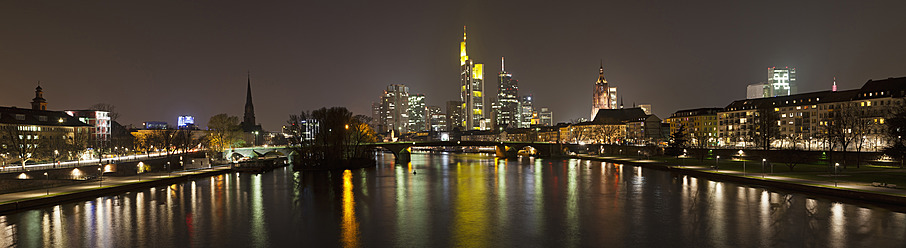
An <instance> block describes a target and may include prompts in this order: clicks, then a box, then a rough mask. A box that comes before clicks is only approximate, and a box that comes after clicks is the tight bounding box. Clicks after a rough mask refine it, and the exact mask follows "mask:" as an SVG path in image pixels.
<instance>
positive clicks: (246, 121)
mask: <svg viewBox="0 0 906 248" xmlns="http://www.w3.org/2000/svg"><path fill="white" fill-rule="evenodd" d="M246 79H247V80H248V84H247V85H246V86H247V88H246V91H245V114H243V115H242V123H239V127H241V128H242V131H243V132H254V131H261V125H258V124H257V123H255V106H254V105H253V104H252V78H251V76H250V75H247V78H246Z"/></svg>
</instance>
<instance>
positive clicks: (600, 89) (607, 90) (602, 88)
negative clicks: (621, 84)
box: [590, 62, 619, 120]
mask: <svg viewBox="0 0 906 248" xmlns="http://www.w3.org/2000/svg"><path fill="white" fill-rule="evenodd" d="M617 108H619V106H617V87H616V86H610V84H609V83H607V79H604V62H601V68H600V69H598V80H597V81H595V89H594V95H593V97H592V105H591V118H590V119H592V120H593V119H595V115H597V114H598V110H599V109H617Z"/></svg>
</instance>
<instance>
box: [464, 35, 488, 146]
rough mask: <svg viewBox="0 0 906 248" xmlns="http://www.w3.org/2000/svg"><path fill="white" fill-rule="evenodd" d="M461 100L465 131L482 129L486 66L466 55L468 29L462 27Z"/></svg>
mask: <svg viewBox="0 0 906 248" xmlns="http://www.w3.org/2000/svg"><path fill="white" fill-rule="evenodd" d="M459 65H460V68H461V71H460V73H459V82H460V99H462V111H463V113H462V117H463V121H462V124H461V126H462V127H463V128H462V129H463V130H478V129H481V123H482V122H483V121H485V120H484V64H475V63H473V61H472V60H471V59H469V55H467V54H466V27H465V26H463V27H462V43H460V47H459Z"/></svg>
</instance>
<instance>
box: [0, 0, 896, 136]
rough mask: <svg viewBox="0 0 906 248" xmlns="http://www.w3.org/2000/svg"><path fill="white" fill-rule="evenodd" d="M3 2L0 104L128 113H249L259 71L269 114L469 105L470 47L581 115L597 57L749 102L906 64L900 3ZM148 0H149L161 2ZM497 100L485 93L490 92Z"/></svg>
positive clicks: (891, 71)
mask: <svg viewBox="0 0 906 248" xmlns="http://www.w3.org/2000/svg"><path fill="white" fill-rule="evenodd" d="M138 2H139V1H109V2H107V1H4V2H3V3H0V34H2V36H0V76H2V77H0V82H2V87H0V106H17V107H29V106H30V105H29V102H30V101H31V98H33V97H34V87H35V86H36V82H37V81H41V86H42V87H43V88H44V90H45V98H46V99H47V101H48V109H52V110H65V109H83V108H87V107H88V106H90V105H92V104H94V103H99V102H105V103H110V104H114V105H116V106H117V109H118V111H119V112H120V115H121V117H120V120H119V122H120V123H123V124H136V125H138V124H141V122H143V121H153V120H157V121H167V122H169V123H171V124H175V123H176V117H177V116H178V115H182V114H189V115H195V116H196V118H197V119H198V120H199V122H200V124H201V125H204V124H205V122H207V120H208V118H210V116H212V115H214V114H218V113H227V114H231V115H236V116H240V118H241V116H242V111H243V106H244V104H245V84H246V71H251V80H252V88H253V89H252V91H253V94H254V98H255V102H254V104H255V108H256V114H257V118H258V122H260V123H261V124H262V125H263V127H264V128H265V129H267V130H271V131H276V130H279V127H280V126H281V125H282V124H283V123H284V122H285V120H286V119H287V116H288V115H289V114H292V113H298V112H299V111H300V110H312V109H317V108H320V107H324V106H345V107H347V108H349V109H350V110H352V111H353V112H355V113H357V114H365V115H370V106H371V102H373V101H377V100H378V97H379V95H380V93H381V91H382V90H383V89H384V88H385V87H386V86H387V85H388V84H392V83H402V84H406V85H408V86H409V87H410V92H414V93H424V94H425V95H427V101H428V104H429V105H439V106H444V103H445V102H446V101H448V100H454V99H457V100H458V99H459V42H460V41H461V39H462V27H463V25H466V26H468V36H469V39H468V52H469V57H470V58H472V59H473V60H475V61H476V62H479V63H485V64H486V68H488V69H489V70H487V72H486V73H485V77H486V78H488V80H487V82H488V83H487V85H486V92H487V93H486V94H488V95H490V94H493V92H495V88H496V78H495V77H496V71H497V70H498V69H497V68H500V57H501V56H506V65H507V71H509V72H511V73H513V74H514V78H516V79H518V80H519V87H520V94H534V96H535V99H536V105H535V106H536V107H541V106H546V107H550V108H551V110H552V111H554V118H555V121H557V122H564V121H567V120H571V119H575V118H577V117H588V113H589V111H590V108H591V97H592V91H591V90H592V86H593V84H594V81H595V79H596V78H597V70H598V66H599V63H600V61H601V60H603V62H604V73H605V76H606V77H607V79H608V81H609V82H610V83H612V84H613V85H615V86H617V87H618V88H619V93H620V97H621V98H622V99H623V101H624V103H625V104H626V105H628V106H631V105H632V104H633V103H650V104H652V105H653V109H654V112H655V114H657V115H658V116H659V117H661V118H666V117H668V116H669V115H670V114H671V113H673V112H674V111H676V110H680V109H687V108H698V107H724V106H726V105H727V104H729V103H730V102H731V101H733V100H736V99H743V98H745V86H746V85H747V84H752V83H757V82H763V81H766V79H767V68H768V67H771V66H780V67H783V66H790V67H795V68H797V70H798V71H797V73H798V84H799V92H810V91H820V90H828V89H830V86H831V82H832V78H833V77H834V76H836V77H837V84H838V87H839V88H840V89H852V88H857V87H860V86H861V85H862V84H863V83H864V82H865V81H867V80H868V79H884V78H888V77H899V76H906V59H904V58H906V45H904V44H906V43H904V40H906V18H904V17H903V10H906V1H845V2H844V1H749V2H746V3H737V1H694V2H693V1H663V2H661V1H612V2H607V1H594V2H574V3H566V2H560V1H538V2H529V1H514V2H510V3H504V2H490V1H462V2H445V3H435V2H434V1H412V2H395V3H387V2H385V1H367V2H366V1H363V2H359V1H318V2H304V3H303V2H297V3H261V2H259V1H247V2H227V1H150V2H144V3H138ZM152 3H153V4H152ZM488 105H490V103H488Z"/></svg>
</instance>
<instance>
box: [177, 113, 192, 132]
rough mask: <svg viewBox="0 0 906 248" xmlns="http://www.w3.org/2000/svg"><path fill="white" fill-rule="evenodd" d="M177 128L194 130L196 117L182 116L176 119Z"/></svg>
mask: <svg viewBox="0 0 906 248" xmlns="http://www.w3.org/2000/svg"><path fill="white" fill-rule="evenodd" d="M176 123H177V125H176V128H179V129H192V128H194V127H195V116H191V115H180V116H179V117H177V118H176Z"/></svg>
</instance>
